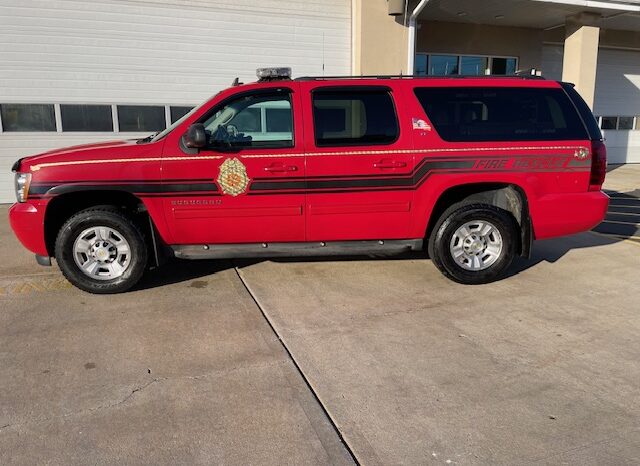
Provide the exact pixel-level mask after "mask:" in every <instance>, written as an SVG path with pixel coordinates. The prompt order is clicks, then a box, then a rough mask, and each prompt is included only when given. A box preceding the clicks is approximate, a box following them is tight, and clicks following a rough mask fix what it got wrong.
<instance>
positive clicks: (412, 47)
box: [407, 0, 429, 76]
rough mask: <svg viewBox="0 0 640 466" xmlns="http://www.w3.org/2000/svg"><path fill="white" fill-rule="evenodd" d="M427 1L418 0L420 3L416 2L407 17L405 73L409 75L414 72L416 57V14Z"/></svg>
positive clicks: (418, 13)
mask: <svg viewBox="0 0 640 466" xmlns="http://www.w3.org/2000/svg"><path fill="white" fill-rule="evenodd" d="M407 1H408V0H407ZM427 3H429V0H420V3H418V5H417V6H416V7H415V8H414V10H413V12H412V13H411V16H410V17H409V38H408V41H409V43H408V45H407V50H408V52H407V74H408V75H409V76H411V75H412V74H413V73H415V70H414V66H415V59H416V22H417V19H418V15H420V13H421V12H422V10H423V9H424V7H425V6H426V5H427Z"/></svg>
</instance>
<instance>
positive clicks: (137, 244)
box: [55, 206, 147, 294]
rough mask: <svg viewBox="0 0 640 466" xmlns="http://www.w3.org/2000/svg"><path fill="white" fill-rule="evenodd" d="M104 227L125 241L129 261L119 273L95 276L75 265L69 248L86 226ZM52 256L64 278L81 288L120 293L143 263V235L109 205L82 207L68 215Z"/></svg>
mask: <svg viewBox="0 0 640 466" xmlns="http://www.w3.org/2000/svg"><path fill="white" fill-rule="evenodd" d="M97 226H105V227H108V228H112V229H114V230H116V231H117V232H118V233H119V234H120V235H121V236H122V237H124V239H125V240H126V242H127V243H128V244H129V253H130V256H129V259H128V260H129V262H128V265H127V267H126V268H125V270H124V272H122V275H120V276H119V277H117V278H113V279H102V280H100V279H96V278H92V277H90V276H89V275H87V274H85V272H83V271H82V269H81V268H80V266H79V265H78V264H76V261H75V259H74V254H73V247H74V243H75V241H76V239H77V238H78V236H79V235H80V234H81V233H82V232H83V231H85V230H86V229H88V228H91V227H97ZM55 257H56V261H57V263H58V266H59V267H60V270H61V271H62V273H63V274H64V276H65V277H66V279H67V280H69V281H70V282H71V283H72V284H73V285H75V286H76V287H78V288H80V289H81V290H84V291H87V292H89V293H96V294H110V293H121V292H123V291H127V290H128V289H130V288H131V287H133V286H134V285H135V284H136V283H137V282H138V281H139V280H140V278H141V277H142V275H143V274H144V271H145V269H146V266H147V247H146V245H145V241H144V236H143V234H142V233H141V231H140V229H139V228H138V226H137V225H136V224H135V222H134V221H133V220H132V219H131V218H129V217H128V216H126V215H125V214H124V213H122V212H121V211H120V210H119V209H117V208H115V207H110V206H99V207H93V208H89V209H86V210H82V211H80V212H78V213H77V214H75V215H73V216H72V217H70V218H69V219H68V220H67V221H66V222H65V223H64V225H62V228H60V231H59V232H58V236H57V238H56V246H55Z"/></svg>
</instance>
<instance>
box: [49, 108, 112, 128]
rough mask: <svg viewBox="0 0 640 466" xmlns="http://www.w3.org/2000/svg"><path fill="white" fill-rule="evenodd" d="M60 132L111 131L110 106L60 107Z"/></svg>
mask: <svg viewBox="0 0 640 466" xmlns="http://www.w3.org/2000/svg"><path fill="white" fill-rule="evenodd" d="M60 117H61V118H62V131H113V115H112V114H111V106H110V105H60Z"/></svg>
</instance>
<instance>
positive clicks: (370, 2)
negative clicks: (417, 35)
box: [352, 0, 407, 75]
mask: <svg viewBox="0 0 640 466" xmlns="http://www.w3.org/2000/svg"><path fill="white" fill-rule="evenodd" d="M352 8H353V12H352V14H353V19H352V34H353V43H352V54H353V64H352V68H353V69H352V72H353V74H354V75H376V74H406V73H407V71H406V67H407V28H406V27H404V24H403V20H404V16H389V10H388V5H387V0H353V7H352Z"/></svg>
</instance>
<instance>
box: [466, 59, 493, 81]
mask: <svg viewBox="0 0 640 466" xmlns="http://www.w3.org/2000/svg"><path fill="white" fill-rule="evenodd" d="M488 72H489V59H488V58H487V57H460V74H461V75H464V76H481V75H485V74H487V73H488Z"/></svg>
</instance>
